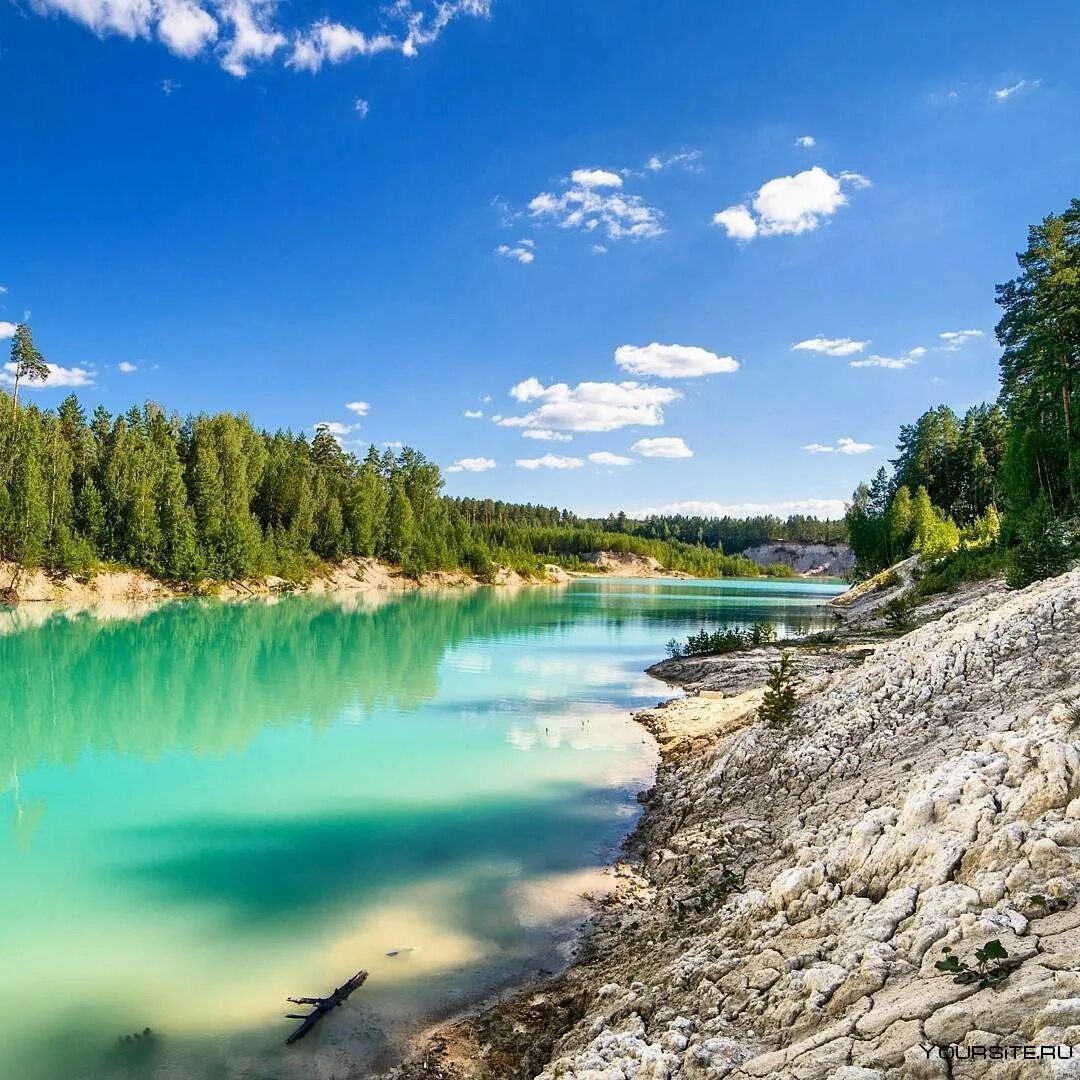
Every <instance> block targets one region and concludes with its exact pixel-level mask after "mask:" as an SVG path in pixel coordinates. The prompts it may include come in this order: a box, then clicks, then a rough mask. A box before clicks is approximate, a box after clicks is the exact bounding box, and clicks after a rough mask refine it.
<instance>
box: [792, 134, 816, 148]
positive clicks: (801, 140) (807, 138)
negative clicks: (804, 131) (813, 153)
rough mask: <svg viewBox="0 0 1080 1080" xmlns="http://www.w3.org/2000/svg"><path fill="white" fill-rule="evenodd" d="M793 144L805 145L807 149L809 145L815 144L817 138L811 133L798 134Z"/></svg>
mask: <svg viewBox="0 0 1080 1080" xmlns="http://www.w3.org/2000/svg"><path fill="white" fill-rule="evenodd" d="M795 145H796V146H802V147H805V148H806V149H807V150H809V149H810V147H811V146H816V145H817V139H815V138H814V136H813V135H800V136H799V137H798V138H797V139H796V140H795Z"/></svg>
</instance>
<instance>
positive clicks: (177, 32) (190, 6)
mask: <svg viewBox="0 0 1080 1080" xmlns="http://www.w3.org/2000/svg"><path fill="white" fill-rule="evenodd" d="M161 10H162V14H161V18H160V20H159V22H158V24H157V34H158V37H159V38H160V39H161V42H162V44H164V46H165V47H166V48H167V49H168V50H169V52H171V53H175V54H176V55H177V56H183V57H192V56H197V55H198V54H199V53H201V52H202V51H203V49H205V48H206V46H207V45H209V44H210V43H211V42H212V41H214V40H216V38H217V36H218V22H217V19H215V18H214V17H213V15H211V14H210V13H209V12H208V11H205V10H204V9H203V8H201V7H199V6H198V5H197V4H194V3H186V2H181V3H169V4H163V5H162V9H161ZM166 81H168V80H166ZM171 92H172V91H171V89H170V90H166V93H171Z"/></svg>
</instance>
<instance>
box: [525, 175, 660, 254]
mask: <svg viewBox="0 0 1080 1080" xmlns="http://www.w3.org/2000/svg"><path fill="white" fill-rule="evenodd" d="M563 183H564V184H565V185H566V190H565V191H562V192H560V193H559V194H553V193H552V192H550V191H543V192H541V193H540V194H539V195H537V196H536V197H535V198H534V199H532V201H531V202H530V203H529V205H528V212H529V214H530V215H531V216H532V217H534V218H539V219H547V220H550V221H553V222H554V223H555V224H556V225H558V226H559V227H560V228H562V229H581V230H582V231H584V232H587V233H593V232H601V231H602V232H603V233H604V235H605V236H607V238H608V239H609V240H624V239H630V240H647V239H652V238H653V237H657V236H660V235H661V234H662V233H663V231H664V228H663V226H662V225H661V223H660V218H661V214H660V211H659V210H657V209H655V208H653V207H651V206H648V205H646V203H645V201H644V200H643V199H642V198H641V196H640V195H628V194H624V193H623V192H622V191H621V190H619V189H620V188H621V187H622V183H623V181H622V177H621V176H619V175H618V174H617V173H614V172H609V171H608V170H606V169H575V170H574V171H573V172H572V173H571V174H570V178H569V179H568V180H564V181H563Z"/></svg>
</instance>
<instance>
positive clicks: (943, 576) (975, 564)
mask: <svg viewBox="0 0 1080 1080" xmlns="http://www.w3.org/2000/svg"><path fill="white" fill-rule="evenodd" d="M1007 567H1008V557H1007V555H1006V553H1005V552H1004V551H1003V550H1002V549H1001V548H999V547H988V548H981V549H980V548H960V549H959V550H957V551H954V552H952V553H951V554H949V555H946V556H945V557H944V558H942V559H937V560H935V561H934V562H932V563H930V564H929V565H927V566H924V567H923V568H922V573H921V574H920V575H919V578H918V581H917V583H916V585H915V595H916V596H933V595H935V594H937V593H947V592H954V591H955V590H956V589H957V588H958V587H959V586H960V585H962V584H963V583H964V582H966V581H985V580H986V579H987V578H992V577H998V576H999V575H1000V574H1004V573H1005V571H1006V568H1007Z"/></svg>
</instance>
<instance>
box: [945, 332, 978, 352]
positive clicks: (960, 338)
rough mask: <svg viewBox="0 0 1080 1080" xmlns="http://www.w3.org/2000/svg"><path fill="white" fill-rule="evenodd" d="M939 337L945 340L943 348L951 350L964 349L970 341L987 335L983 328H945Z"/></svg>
mask: <svg viewBox="0 0 1080 1080" xmlns="http://www.w3.org/2000/svg"><path fill="white" fill-rule="evenodd" d="M938 337H939V338H941V340H942V341H943V342H945V344H944V346H942V347H943V348H945V349H947V350H948V351H949V352H956V351H957V350H958V349H962V348H963V347H964V346H965V345H966V344H967V343H968V342H969V341H976V340H977V339H979V338H981V337H986V335H985V334H984V333H983V332H982V331H981V330H943V331H942V332H941V333H940V334H938Z"/></svg>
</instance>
